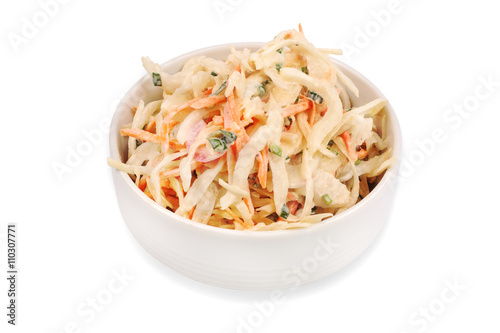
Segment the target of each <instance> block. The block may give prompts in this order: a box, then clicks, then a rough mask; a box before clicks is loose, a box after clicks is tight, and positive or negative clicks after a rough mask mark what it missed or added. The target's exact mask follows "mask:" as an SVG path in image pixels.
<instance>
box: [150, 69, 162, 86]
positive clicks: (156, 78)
mask: <svg viewBox="0 0 500 333" xmlns="http://www.w3.org/2000/svg"><path fill="white" fill-rule="evenodd" d="M151 77H152V78H153V84H154V85H155V86H161V75H160V74H158V73H155V72H153V73H151Z"/></svg>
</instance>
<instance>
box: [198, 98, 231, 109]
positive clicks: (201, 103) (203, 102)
mask: <svg viewBox="0 0 500 333" xmlns="http://www.w3.org/2000/svg"><path fill="white" fill-rule="evenodd" d="M225 101H226V96H224V95H215V96H209V97H205V98H202V99H200V100H198V101H195V102H194V103H191V105H190V106H191V107H192V108H193V109H203V108H207V107H209V106H214V105H216V104H219V103H221V102H225Z"/></svg>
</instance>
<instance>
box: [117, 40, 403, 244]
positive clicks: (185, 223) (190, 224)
mask: <svg viewBox="0 0 500 333" xmlns="http://www.w3.org/2000/svg"><path fill="white" fill-rule="evenodd" d="M263 45H265V43H264V42H238V43H223V44H217V45H213V46H208V47H203V48H200V49H196V50H193V51H190V52H187V53H184V54H181V55H179V56H176V57H174V58H171V59H170V60H167V61H165V62H164V63H162V64H161V67H162V68H164V67H166V66H169V65H170V64H171V63H175V62H178V61H180V60H184V61H187V60H188V59H190V58H192V57H195V56H200V55H205V54H206V53H209V52H216V51H221V50H223V51H226V50H229V49H230V47H234V48H235V49H243V48H249V49H251V50H252V49H258V48H260V47H262V46H263ZM332 61H334V62H335V63H336V64H337V65H338V66H339V67H340V68H341V69H342V71H344V72H345V71H346V70H347V71H349V72H351V73H352V74H354V75H355V76H357V77H358V78H359V79H360V80H361V81H363V82H364V83H365V84H367V85H368V86H369V87H370V88H371V89H372V90H373V91H374V92H375V93H376V94H377V95H378V96H380V97H381V98H385V96H384V94H382V92H381V91H380V90H379V89H378V88H377V87H376V86H375V85H374V84H373V83H372V82H371V81H370V80H368V79H367V78H366V77H365V76H364V75H363V74H361V73H360V72H358V71H357V70H356V69H354V68H353V67H351V66H349V65H347V64H346V63H344V62H342V61H340V60H337V59H332ZM147 78H148V74H145V75H143V76H142V77H141V78H140V79H139V80H137V82H135V83H134V84H133V85H132V86H131V87H130V89H129V90H128V91H127V92H126V93H125V94H124V95H123V97H122V99H121V100H120V103H119V104H118V106H117V108H116V110H115V112H114V113H113V118H112V120H111V124H110V131H109V137H108V140H109V150H110V157H111V158H115V159H119V160H121V158H120V152H119V149H118V140H117V139H115V138H116V136H115V132H116V130H117V129H118V124H117V123H118V119H119V115H120V114H121V113H123V112H124V110H125V108H123V110H122V111H121V110H120V109H121V106H122V103H123V101H125V100H126V99H127V98H128V97H129V96H130V95H131V93H132V92H133V91H134V88H136V87H137V86H139V85H141V84H142V82H143V81H144V80H146V79H147ZM385 110H386V112H387V115H388V118H389V119H390V123H391V126H392V136H393V140H392V149H393V156H395V158H396V159H395V162H394V163H393V165H392V166H391V167H389V168H388V169H387V170H386V172H385V174H384V176H383V177H382V179H381V180H380V182H379V183H378V184H377V186H375V188H374V189H373V191H371V192H370V193H369V194H368V195H367V196H366V197H365V198H363V200H361V201H360V202H358V203H356V204H355V205H354V206H352V207H351V208H349V209H347V210H346V211H344V212H342V213H340V214H338V215H334V216H332V217H330V218H327V219H325V220H323V221H320V222H318V223H315V224H313V225H311V226H309V227H305V228H298V229H285V230H261V231H249V230H233V229H224V228H219V227H214V226H210V225H206V224H203V223H199V222H196V221H192V220H190V219H187V218H185V217H182V216H180V215H177V214H175V213H174V212H171V211H169V210H168V209H165V208H163V207H161V206H160V205H158V204H157V203H156V202H155V201H153V200H151V199H150V198H149V197H148V196H147V195H145V194H144V193H143V192H142V191H140V190H139V188H138V187H137V186H135V184H134V182H132V181H130V176H129V175H128V173H126V172H123V171H119V170H116V169H115V168H111V172H116V173H118V176H119V177H121V179H122V180H123V181H125V183H126V184H127V185H128V188H129V189H131V190H132V191H133V192H134V193H136V194H137V197H138V198H139V200H143V202H144V203H145V204H146V205H147V206H148V208H151V209H154V210H156V211H157V212H158V213H160V214H162V215H164V216H165V217H166V220H167V221H172V222H173V221H175V222H173V223H179V224H181V227H185V228H194V229H196V230H197V231H199V232H208V233H217V234H218V235H219V236H230V237H244V238H247V237H252V238H255V237H257V238H268V237H273V238H274V237H278V238H282V237H295V236H299V235H300V234H302V233H314V232H317V231H318V230H320V229H326V228H328V226H330V225H331V224H335V223H339V222H340V221H342V220H345V219H347V218H348V217H349V216H351V215H353V214H356V212H357V211H359V210H361V209H363V208H364V207H365V206H366V205H367V204H368V203H369V202H370V201H372V200H373V198H375V197H376V196H377V195H378V193H379V192H381V191H383V190H384V189H385V188H386V187H388V186H391V184H392V186H394V184H393V182H397V181H398V180H397V172H398V170H399V164H400V160H401V154H402V133H401V126H400V124H399V121H398V118H397V115H396V112H395V111H394V109H393V108H392V105H391V104H390V102H389V101H388V103H387V104H386V105H385ZM120 111H121V112H120ZM114 186H115V188H116V184H114Z"/></svg>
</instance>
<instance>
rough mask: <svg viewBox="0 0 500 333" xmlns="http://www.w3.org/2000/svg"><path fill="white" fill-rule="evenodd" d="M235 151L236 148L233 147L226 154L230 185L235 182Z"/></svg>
mask: <svg viewBox="0 0 500 333" xmlns="http://www.w3.org/2000/svg"><path fill="white" fill-rule="evenodd" d="M235 156H236V155H235V151H234V148H233V147H231V148H230V149H228V150H227V153H226V160H227V161H226V163H227V164H226V165H227V178H228V180H229V183H231V182H232V181H233V173H234V166H235V165H236V158H235Z"/></svg>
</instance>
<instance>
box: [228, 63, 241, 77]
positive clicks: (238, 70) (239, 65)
mask: <svg viewBox="0 0 500 333" xmlns="http://www.w3.org/2000/svg"><path fill="white" fill-rule="evenodd" d="M234 72H240V73H241V64H238V66H236V67H234V68H233V70H232V71H231V74H233V73H234ZM231 74H229V76H231Z"/></svg>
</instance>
